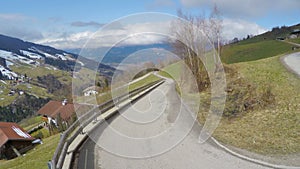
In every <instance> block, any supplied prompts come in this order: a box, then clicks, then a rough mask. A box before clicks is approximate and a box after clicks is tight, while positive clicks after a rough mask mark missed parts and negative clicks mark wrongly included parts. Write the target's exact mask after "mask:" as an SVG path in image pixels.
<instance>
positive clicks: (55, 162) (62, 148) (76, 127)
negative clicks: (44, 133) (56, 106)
mask: <svg viewBox="0 0 300 169" xmlns="http://www.w3.org/2000/svg"><path fill="white" fill-rule="evenodd" d="M162 81H163V80H162V79H161V80H158V81H155V82H152V83H149V84H147V85H145V86H142V87H140V88H137V89H134V90H132V91H130V92H129V94H127V93H125V94H122V95H120V96H118V97H116V98H114V99H111V100H109V101H107V102H104V103H102V104H100V105H98V106H96V107H94V108H93V109H91V110H90V111H88V112H87V113H85V114H84V115H82V116H80V117H79V118H78V119H77V120H76V121H75V122H74V123H73V124H72V125H71V126H70V127H69V128H68V129H67V130H66V131H65V132H63V133H62V134H61V137H60V140H59V143H58V146H57V148H56V150H55V152H54V155H53V157H52V160H51V161H49V162H48V168H49V169H61V168H62V166H63V162H64V160H65V156H66V154H67V153H68V152H67V151H68V147H69V145H70V144H71V143H72V142H73V140H74V139H75V138H76V137H77V135H78V134H80V133H82V132H83V128H84V127H85V126H87V125H88V124H89V123H90V122H92V121H93V120H94V119H95V118H96V117H97V116H99V115H100V114H101V113H102V112H106V111H107V110H109V109H111V108H113V107H114V106H115V102H114V100H116V102H117V103H116V104H118V103H121V102H123V101H124V100H126V99H127V98H130V97H133V96H135V95H137V94H139V93H140V92H142V91H144V90H146V89H148V88H150V87H152V86H154V85H156V84H158V83H160V82H162ZM95 112H96V113H95Z"/></svg>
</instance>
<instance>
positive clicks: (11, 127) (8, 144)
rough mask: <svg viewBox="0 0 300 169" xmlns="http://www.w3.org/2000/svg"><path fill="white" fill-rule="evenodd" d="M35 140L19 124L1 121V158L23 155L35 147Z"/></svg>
mask: <svg viewBox="0 0 300 169" xmlns="http://www.w3.org/2000/svg"><path fill="white" fill-rule="evenodd" d="M34 140H35V138H33V137H32V136H31V135H29V134H28V133H27V132H26V131H25V130H24V129H22V128H21V127H20V126H19V125H18V124H16V123H9V122H0V159H12V158H15V157H17V156H21V155H22V154H24V153H26V152H27V151H28V150H30V149H32V148H33V141H34Z"/></svg>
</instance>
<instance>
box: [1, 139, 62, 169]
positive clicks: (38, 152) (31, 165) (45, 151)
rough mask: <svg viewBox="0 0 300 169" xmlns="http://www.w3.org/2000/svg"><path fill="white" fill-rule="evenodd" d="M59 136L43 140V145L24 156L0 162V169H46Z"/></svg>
mask: <svg viewBox="0 0 300 169" xmlns="http://www.w3.org/2000/svg"><path fill="white" fill-rule="evenodd" d="M59 137H60V134H56V135H53V136H51V137H48V138H46V139H44V140H43V143H44V144H41V145H38V146H36V147H35V148H34V149H32V150H30V151H28V152H27V153H26V155H25V156H22V157H18V158H15V159H12V160H8V161H6V160H2V161H0V169H21V168H22V169H48V167H47V162H48V161H49V160H51V159H52V156H53V154H54V151H55V149H56V146H57V144H58V141H59Z"/></svg>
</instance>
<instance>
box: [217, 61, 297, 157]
mask: <svg viewBox="0 0 300 169" xmlns="http://www.w3.org/2000/svg"><path fill="white" fill-rule="evenodd" d="M234 66H235V67H236V68H237V70H238V71H239V72H240V75H241V76H242V77H244V78H246V79H248V80H249V81H250V82H252V83H253V84H254V85H256V87H257V88H258V90H263V89H264V88H265V87H266V86H271V88H272V92H273V94H274V95H275V97H276V104H275V105H276V106H275V107H273V108H268V109H265V110H256V111H252V112H248V113H246V114H244V115H243V116H241V117H237V118H234V119H223V120H222V122H221V124H220V125H219V127H218V129H217V130H216V131H215V133H214V136H215V137H216V138H217V139H219V140H221V141H222V142H224V143H227V144H231V145H234V146H237V147H240V148H244V149H248V150H251V151H255V152H258V153H262V154H265V153H267V154H284V153H294V152H300V144H299V140H300V133H299V121H300V107H299V102H300V88H299V84H300V79H299V78H297V77H296V76H295V75H294V74H292V73H290V72H288V71H287V70H286V69H285V68H284V66H283V65H282V64H281V63H280V61H279V56H277V57H272V58H268V59H263V60H259V61H253V62H245V63H239V64H236V65H234Z"/></svg>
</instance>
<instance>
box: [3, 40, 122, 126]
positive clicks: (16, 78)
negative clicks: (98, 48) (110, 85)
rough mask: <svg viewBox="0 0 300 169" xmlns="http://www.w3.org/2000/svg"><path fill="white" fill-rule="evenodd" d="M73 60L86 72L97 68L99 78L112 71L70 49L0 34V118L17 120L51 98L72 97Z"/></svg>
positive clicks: (104, 77)
mask: <svg viewBox="0 0 300 169" xmlns="http://www.w3.org/2000/svg"><path fill="white" fill-rule="evenodd" d="M76 63H79V64H78V65H79V68H82V69H84V70H85V72H87V73H88V74H93V72H94V71H93V70H98V74H97V76H99V77H97V79H100V81H101V80H103V81H104V80H108V81H110V78H111V76H112V75H113V73H114V71H116V69H115V68H112V67H110V66H108V65H104V64H100V65H98V64H97V63H96V62H95V61H93V60H90V59H87V58H84V57H80V56H78V55H76V54H73V53H70V52H65V51H63V50H59V49H55V48H53V47H50V46H44V45H39V44H34V43H31V42H25V41H23V40H20V39H17V38H12V37H8V36H5V35H0V121H13V122H19V121H20V120H22V119H23V118H26V117H28V116H31V115H33V114H34V113H35V112H36V111H37V110H38V109H39V108H40V107H41V106H42V105H44V104H45V103H46V102H48V100H51V99H52V100H62V99H64V98H67V99H68V100H69V101H72V91H71V86H72V76H73V74H74V73H76V71H77V70H74V65H75V64H76ZM87 76H88V75H87ZM77 80H82V79H77ZM100 81H97V82H100ZM100 83H104V82H100ZM28 101H30V102H28Z"/></svg>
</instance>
